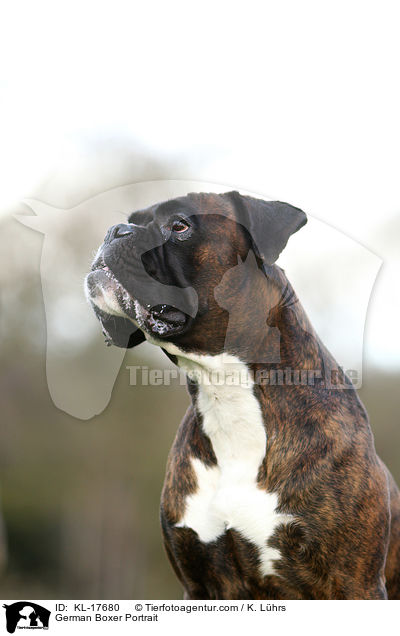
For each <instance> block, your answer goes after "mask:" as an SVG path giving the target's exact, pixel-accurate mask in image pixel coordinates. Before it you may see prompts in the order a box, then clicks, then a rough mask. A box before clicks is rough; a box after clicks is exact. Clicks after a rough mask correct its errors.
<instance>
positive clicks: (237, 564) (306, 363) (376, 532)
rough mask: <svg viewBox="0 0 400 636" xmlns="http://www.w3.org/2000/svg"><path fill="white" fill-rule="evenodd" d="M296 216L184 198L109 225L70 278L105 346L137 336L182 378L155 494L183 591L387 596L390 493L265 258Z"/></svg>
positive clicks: (216, 595) (397, 504)
mask: <svg viewBox="0 0 400 636" xmlns="http://www.w3.org/2000/svg"><path fill="white" fill-rule="evenodd" d="M305 223H306V216H305V214H304V213H303V212H302V211H301V210H299V209H297V208H295V207H293V206H290V205H288V204H285V203H280V202H271V201H270V202H266V201H262V200H259V199H255V198H252V197H247V196H241V195H240V194H238V193H237V192H229V193H226V194H222V195H217V194H189V195H187V196H186V197H180V198H177V199H173V200H170V201H166V202H163V203H159V204H156V205H154V206H152V207H150V208H148V209H146V210H141V211H138V212H134V213H132V214H131V215H130V217H129V218H128V219H127V222H126V223H124V224H119V225H116V226H113V227H112V228H110V230H109V231H108V233H107V235H106V237H105V240H104V243H103V245H102V246H101V247H100V248H99V250H98V253H97V256H96V259H95V261H94V263H93V266H92V271H91V272H90V273H89V274H88V276H87V279H86V292H87V297H88V299H89V301H90V303H91V305H92V307H93V309H94V311H95V313H96V315H97V317H98V318H99V320H100V322H101V325H102V328H103V332H104V334H105V337H106V341H107V343H108V344H115V345H117V346H120V347H133V346H135V345H137V344H139V343H140V342H142V341H144V340H145V339H147V340H149V341H150V342H151V343H153V344H155V345H158V346H160V347H161V348H162V349H163V351H164V352H165V353H166V355H168V356H169V358H170V359H171V360H172V361H173V362H174V363H175V364H177V365H179V366H180V367H181V368H182V369H183V370H184V371H185V372H186V374H187V378H188V390H189V393H190V395H191V398H192V404H191V406H190V407H189V409H188V411H187V413H186V415H185V417H184V419H183V421H182V423H181V424H180V426H179V429H178V432H177V435H176V438H175V442H174V444H173V447H172V449H171V452H170V454H169V458H168V463H167V471H166V478H165V483H164V488H163V493H162V501H161V523H162V531H163V537H164V542H165V548H166V552H167V554H168V557H169V559H170V561H171V564H172V567H173V568H174V570H175V573H176V575H177V576H178V577H179V579H180V581H181V582H182V585H183V587H184V593H185V597H186V598H191V599H252V598H254V599H271V600H273V599H385V598H391V599H394V598H400V494H399V491H398V489H397V487H396V485H395V483H394V481H393V479H392V477H391V475H390V473H389V471H388V470H387V468H386V467H385V465H384V464H383V463H382V462H381V460H380V459H379V458H378V457H377V455H376V452H375V448H374V441H373V437H372V433H371V430H370V427H369V423H368V416H367V414H366V412H365V409H364V407H363V405H362V403H361V402H360V400H359V398H358V396H357V393H356V391H355V390H354V388H353V387H352V385H351V383H350V381H349V380H348V378H347V377H346V376H345V375H344V374H343V372H342V371H341V369H340V367H339V366H338V365H337V363H336V361H335V360H334V358H333V357H332V356H331V354H330V353H329V351H328V350H327V349H326V348H325V347H324V345H323V344H322V342H321V341H320V340H319V338H318V336H317V335H316V333H315V331H314V330H313V328H312V326H311V324H310V322H309V320H308V318H307V316H306V314H305V312H304V310H303V308H302V306H301V304H300V302H299V300H298V298H297V296H296V294H295V292H294V290H293V288H292V287H291V285H290V283H289V281H288V280H287V278H286V276H285V273H284V272H283V271H282V270H281V269H280V268H279V267H278V266H277V265H275V261H276V259H277V258H278V256H279V254H280V252H281V251H282V250H283V249H284V247H285V246H286V244H287V242H288V240H289V238H290V236H291V234H293V233H294V232H296V231H297V230H299V229H300V228H301V227H302V226H303V225H304V224H305ZM288 249H290V248H288ZM160 417H162V413H160Z"/></svg>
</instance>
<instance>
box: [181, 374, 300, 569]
mask: <svg viewBox="0 0 400 636" xmlns="http://www.w3.org/2000/svg"><path fill="white" fill-rule="evenodd" d="M243 366H244V365H243ZM197 409H198V411H199V414H200V415H201V419H202V427H203V430H204V432H205V433H206V435H207V436H208V437H209V439H210V441H211V444H212V447H213V450H214V453H215V456H216V459H217V465H214V466H211V467H210V466H207V465H206V464H205V463H203V462H202V461H201V460H200V459H198V458H195V457H192V458H191V463H192V467H193V470H194V473H195V476H196V481H197V489H196V491H195V493H194V494H191V495H189V496H188V497H187V498H186V501H185V511H184V514H183V517H182V519H180V521H179V522H178V524H177V527H188V528H191V529H192V530H194V531H195V532H196V533H197V534H198V537H199V539H200V541H202V542H204V543H210V542H212V541H215V540H216V539H218V538H219V537H221V536H223V535H224V533H225V532H226V530H228V529H232V530H236V531H237V532H238V533H240V535H241V536H242V537H243V538H244V539H246V540H247V541H250V542H251V543H252V544H253V545H256V546H257V548H258V550H259V557H260V570H261V574H262V575H267V574H273V573H274V570H273V561H274V560H275V559H278V558H279V556H280V555H279V552H278V551H277V550H276V549H274V548H271V547H269V546H268V544H267V542H268V539H269V537H270V536H271V535H272V534H273V533H274V531H275V528H276V527H277V526H278V525H279V524H281V523H284V522H287V521H289V519H290V517H289V516H288V515H286V514H281V513H279V512H276V509H277V506H278V498H277V495H276V493H269V492H266V491H265V490H261V489H260V488H259V487H258V485H257V474H258V470H259V467H260V464H261V462H262V461H263V458H264V456H265V451H266V441H267V440H266V433H265V428H264V425H263V420H262V414H261V409H260V405H259V403H258V401H257V399H256V398H255V396H254V394H253V390H252V385H251V383H247V384H243V383H242V384H239V385H236V386H231V387H230V386H227V385H226V384H222V385H219V386H218V385H204V386H202V385H200V386H199V393H198V398H197Z"/></svg>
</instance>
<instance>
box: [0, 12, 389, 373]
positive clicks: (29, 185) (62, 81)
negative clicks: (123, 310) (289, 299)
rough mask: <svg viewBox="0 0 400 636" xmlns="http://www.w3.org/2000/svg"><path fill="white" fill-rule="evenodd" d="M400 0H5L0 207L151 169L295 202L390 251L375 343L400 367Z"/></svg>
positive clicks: (72, 198) (78, 191)
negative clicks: (332, 0) (324, 0)
mask: <svg viewBox="0 0 400 636" xmlns="http://www.w3.org/2000/svg"><path fill="white" fill-rule="evenodd" d="M396 4H397V3H395V2H387V1H385V0H384V1H383V2H379V3H375V2H357V1H355V2H351V3H348V2H342V1H340V0H339V1H338V2H335V3H329V5H327V3H321V2H311V1H308V0H305V2H301V3H298V2H288V1H285V0H283V1H281V2H279V3H272V2H253V1H249V2H246V3H239V2H229V3H227V2H219V3H218V4H217V3H215V2H214V3H210V2H203V3H201V5H200V4H198V3H196V5H193V6H192V5H191V3H187V2H174V1H172V2H168V3H162V2H152V3H143V2H135V1H133V2H132V1H131V2H121V1H119V0H117V1H115V2H113V3H112V4H111V3H102V2H96V3H94V2H90V1H86V2H79V3H77V2H74V1H71V2H68V3H67V2H64V1H61V2H57V3H51V2H44V1H41V0H38V1H37V2H35V3H29V2H19V1H18V0H16V1H13V2H7V1H6V2H3V3H2V6H1V10H0V11H1V12H0V60H2V61H1V65H0V170H1V175H2V179H1V185H0V208H1V209H2V211H3V213H7V212H9V211H10V210H15V208H16V206H17V207H18V204H19V202H20V201H21V200H23V199H24V198H26V197H32V196H33V197H36V198H38V199H40V200H42V201H45V202H47V203H49V204H51V205H54V206H58V207H65V208H68V207H71V206H73V205H76V204H77V203H80V202H81V201H83V200H85V199H87V198H89V197H92V196H94V195H95V194H97V193H99V192H102V191H105V190H107V189H110V188H114V187H116V186H117V185H123V184H128V183H132V182H133V181H135V180H139V179H143V177H144V174H145V176H146V178H149V179H160V178H163V179H183V180H192V181H204V182H208V183H211V184H212V183H215V184H223V185H226V186H227V187H231V188H236V189H245V190H248V191H251V192H253V193H257V194H259V195H260V196H268V197H269V198H276V199H280V200H286V201H289V202H291V203H293V204H294V205H297V206H299V207H301V208H302V209H304V210H305V211H306V212H307V213H308V214H309V215H310V216H311V217H312V218H314V219H316V220H317V221H318V220H319V221H321V222H323V223H325V224H328V225H329V226H331V227H332V228H334V229H337V230H339V231H340V232H342V233H344V234H345V235H346V236H347V237H349V238H350V239H352V240H353V241H355V242H356V243H357V244H361V245H362V246H364V247H365V249H367V250H369V251H370V252H371V253H372V254H373V255H376V257H377V258H378V260H379V261H380V262H381V263H382V265H381V268H380V271H379V274H378V277H377V280H376V284H375V286H374V287H373V290H372V292H371V300H370V303H369V308H368V314H367V321H366V332H365V352H366V355H367V356H368V358H369V360H370V361H371V362H372V363H374V364H378V365H380V366H382V367H390V368H393V367H398V366H400V339H399V338H395V337H394V334H396V332H397V324H398V315H399V310H400V292H399V285H398V283H397V281H398V278H399V274H400V262H399V250H398V245H399V230H400V221H399V208H400V193H399V187H398V181H399V151H398V149H399V148H400V121H399V116H398V113H399V112H400V89H399V83H398V81H397V76H398V68H397V66H398V59H399V53H400V51H399V48H400V42H399V38H398V19H397V17H398V16H397V7H396ZM144 154H145V155H146V157H147V158H149V159H150V161H149V165H148V166H147V168H146V171H145V173H144V172H143V170H142V166H141V159H140V158H141V157H142V156H143V155H144ZM317 247H318V249H316V250H315V252H314V254H313V258H314V259H315V255H316V254H318V253H319V252H318V250H320V249H321V246H316V248H317ZM309 250H312V246H310V247H309V246H308V245H307V251H309ZM332 258H333V259H334V262H333V263H330V264H325V265H324V268H325V269H327V270H329V267H331V269H333V268H334V267H336V264H337V262H339V261H340V260H342V261H343V257H342V255H341V254H340V253H338V254H337V255H336V256H335V255H334V256H333V257H332ZM346 258H347V257H346ZM302 259H303V260H304V255H302ZM335 263H336V264H335ZM356 265H357V263H356V262H355V263H354V267H353V271H354V268H356ZM350 276H351V273H350V272H349V277H350ZM327 280H328V279H327ZM321 284H322V283H321ZM326 284H328V283H326ZM343 285H346V281H345V280H344V282H343ZM346 294H347V295H346ZM346 294H344V293H342V292H341V290H340V286H339V289H338V290H337V296H338V298H337V311H336V312H335V313H338V312H339V313H340V307H341V305H340V303H341V302H342V305H343V303H344V302H346V303H347V302H350V301H347V300H346V301H345V300H344V299H345V298H346V299H347V296H348V293H347V292H346ZM356 305H357V301H356V299H355V300H354V307H355V309H354V311H357V306H356ZM359 311H360V312H362V313H363V319H364V314H365V308H364V307H360V310H359Z"/></svg>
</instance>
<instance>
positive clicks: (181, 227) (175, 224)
mask: <svg viewBox="0 0 400 636" xmlns="http://www.w3.org/2000/svg"><path fill="white" fill-rule="evenodd" d="M188 229H189V223H186V221H184V220H183V219H176V220H175V221H172V225H171V230H172V231H173V232H176V233H177V234H182V232H186V230H188Z"/></svg>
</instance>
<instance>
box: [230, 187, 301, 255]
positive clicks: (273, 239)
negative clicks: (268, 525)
mask: <svg viewBox="0 0 400 636" xmlns="http://www.w3.org/2000/svg"><path fill="white" fill-rule="evenodd" d="M226 196H228V197H229V198H230V199H231V201H233V202H234V205H235V208H236V214H237V219H238V221H239V223H241V224H242V225H243V226H244V227H245V228H246V230H247V231H248V233H249V235H250V239H251V242H252V247H253V249H254V252H255V254H256V256H258V257H259V258H261V259H262V261H263V262H264V263H265V264H267V265H272V263H274V262H275V261H276V259H277V258H278V256H279V254H280V253H281V252H282V250H283V248H284V247H285V245H286V243H287V242H288V240H289V237H290V236H291V235H292V234H294V233H295V232H297V230H299V229H300V228H301V227H303V225H305V224H306V223H307V217H306V215H305V213H304V212H303V211H302V210H300V209H299V208H295V207H294V206H293V205H289V203H281V202H280V201H263V200H262V199H255V198H254V197H248V196H244V195H242V194H239V192H228V193H227V194H226Z"/></svg>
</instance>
